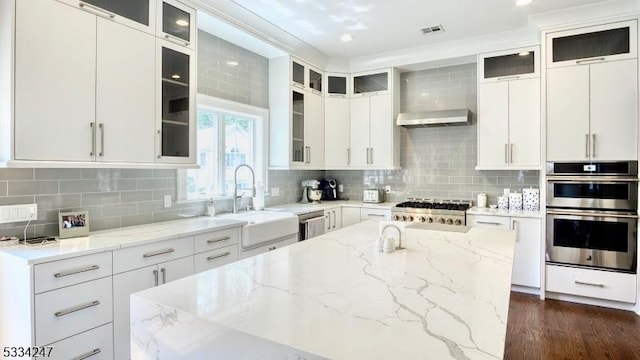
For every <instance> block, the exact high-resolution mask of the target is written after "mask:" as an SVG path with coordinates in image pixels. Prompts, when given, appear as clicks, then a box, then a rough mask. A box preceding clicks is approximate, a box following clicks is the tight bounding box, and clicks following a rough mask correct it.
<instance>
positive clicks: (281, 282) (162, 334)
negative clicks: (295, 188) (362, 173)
mask: <svg viewBox="0 0 640 360" xmlns="http://www.w3.org/2000/svg"><path fill="white" fill-rule="evenodd" d="M378 226H379V225H378V223H376V222H372V221H365V222H362V223H360V224H356V225H353V226H350V227H347V228H344V229H341V230H338V231H335V232H331V233H328V234H325V235H322V236H319V237H316V238H313V239H310V240H307V241H303V242H299V243H296V244H294V245H291V246H288V247H284V248H280V249H278V250H275V251H272V252H268V253H265V254H262V255H258V256H255V257H251V258H248V259H244V260H242V261H238V262H235V263H232V264H229V265H226V266H223V267H220V268H217V269H213V270H210V271H207V272H203V273H200V274H196V275H193V276H190V277H187V278H184V279H180V280H177V281H174V282H171V283H169V284H165V285H162V286H159V287H156V288H152V289H149V290H145V291H142V292H138V293H135V294H133V295H132V301H131V309H132V310H131V314H132V319H131V321H132V339H133V350H132V351H133V359H198V358H206V359H230V358H236V359H239V358H247V359H249V358H261V359H299V358H304V359H370V360H375V359H385V360H386V359H426V358H430V359H502V356H503V351H504V343H505V334H506V326H507V311H508V305H509V292H510V286H511V271H512V262H513V254H514V246H515V233H514V232H513V231H508V230H495V229H482V228H471V229H470V230H469V232H467V233H457V232H443V231H431V230H418V229H411V228H407V229H406V234H407V239H406V242H405V246H406V249H404V250H398V251H395V252H393V253H390V254H383V253H379V252H376V251H374V243H375V239H376V237H377V233H378ZM199 356H201V357H199Z"/></svg>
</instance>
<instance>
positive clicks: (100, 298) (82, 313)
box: [35, 277, 113, 346]
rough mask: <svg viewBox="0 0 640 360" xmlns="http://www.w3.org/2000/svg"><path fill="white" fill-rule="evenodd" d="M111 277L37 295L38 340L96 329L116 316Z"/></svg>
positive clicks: (39, 341) (37, 341)
mask: <svg viewBox="0 0 640 360" xmlns="http://www.w3.org/2000/svg"><path fill="white" fill-rule="evenodd" d="M111 279H112V278H111V277H108V278H103V279H99V280H94V281H90V282H86V283H82V284H78V285H73V286H69V287H66V288H63V289H58V290H54V291H49V292H46V293H44V294H38V295H36V296H35V309H36V310H35V312H36V316H35V318H36V344H37V345H38V346H42V345H47V344H50V343H52V342H54V341H57V340H60V339H64V338H66V337H69V336H72V335H75V334H78V333H81V332H83V331H86V330H89V329H93V328H95V327H98V326H100V325H103V324H106V323H108V322H111V320H112V313H113V311H112V294H111V288H112V281H111Z"/></svg>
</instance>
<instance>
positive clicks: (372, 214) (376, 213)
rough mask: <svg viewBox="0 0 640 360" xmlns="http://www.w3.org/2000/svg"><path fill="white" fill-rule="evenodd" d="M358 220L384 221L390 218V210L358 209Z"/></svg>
mask: <svg viewBox="0 0 640 360" xmlns="http://www.w3.org/2000/svg"><path fill="white" fill-rule="evenodd" d="M360 220H363V221H364V220H375V221H386V220H391V210H386V209H372V208H362V209H360Z"/></svg>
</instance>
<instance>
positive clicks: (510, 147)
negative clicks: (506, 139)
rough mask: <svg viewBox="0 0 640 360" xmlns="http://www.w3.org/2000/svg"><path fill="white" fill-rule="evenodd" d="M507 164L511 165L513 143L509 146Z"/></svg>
mask: <svg viewBox="0 0 640 360" xmlns="http://www.w3.org/2000/svg"><path fill="white" fill-rule="evenodd" d="M509 163H510V164H513V143H511V144H509Z"/></svg>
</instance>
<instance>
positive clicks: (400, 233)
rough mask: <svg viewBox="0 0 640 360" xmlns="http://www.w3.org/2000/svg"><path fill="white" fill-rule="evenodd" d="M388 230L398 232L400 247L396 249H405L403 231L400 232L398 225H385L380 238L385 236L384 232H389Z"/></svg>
mask: <svg viewBox="0 0 640 360" xmlns="http://www.w3.org/2000/svg"><path fill="white" fill-rule="evenodd" d="M387 228H394V229H396V230H398V247H397V248H396V250H401V249H404V247H402V230H400V228H399V227H398V226H397V225H394V224H387V225H385V226H384V227H383V228H382V230H380V236H382V235H384V231H385V230H387Z"/></svg>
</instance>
